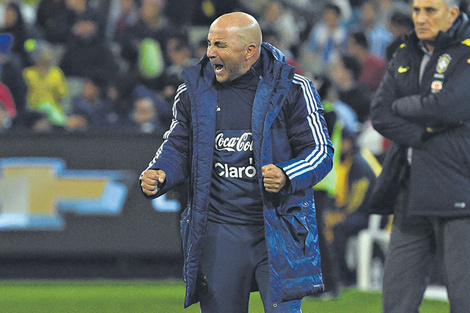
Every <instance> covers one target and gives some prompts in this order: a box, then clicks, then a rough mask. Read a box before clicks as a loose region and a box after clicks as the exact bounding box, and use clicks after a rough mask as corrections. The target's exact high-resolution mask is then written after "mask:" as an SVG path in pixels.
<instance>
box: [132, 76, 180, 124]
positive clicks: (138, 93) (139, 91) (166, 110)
mask: <svg viewBox="0 0 470 313" xmlns="http://www.w3.org/2000/svg"><path fill="white" fill-rule="evenodd" d="M134 96H135V98H152V100H153V102H154V103H155V105H156V107H157V112H158V118H159V120H160V123H161V124H162V127H163V128H166V129H168V128H169V127H170V124H171V120H172V117H173V112H172V107H171V104H170V103H173V101H171V102H167V101H166V100H165V99H163V98H162V97H161V96H160V95H159V94H158V93H156V92H155V91H153V90H152V89H149V88H147V87H145V86H144V85H142V84H138V85H137V86H136V87H135V89H134Z"/></svg>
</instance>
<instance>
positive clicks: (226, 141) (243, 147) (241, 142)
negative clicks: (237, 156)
mask: <svg viewBox="0 0 470 313" xmlns="http://www.w3.org/2000/svg"><path fill="white" fill-rule="evenodd" d="M215 149H216V150H217V151H230V152H237V151H238V152H242V151H253V137H252V135H251V133H250V132H246V133H244V134H243V135H241V136H239V137H224V133H220V134H218V135H217V136H216V137H215Z"/></svg>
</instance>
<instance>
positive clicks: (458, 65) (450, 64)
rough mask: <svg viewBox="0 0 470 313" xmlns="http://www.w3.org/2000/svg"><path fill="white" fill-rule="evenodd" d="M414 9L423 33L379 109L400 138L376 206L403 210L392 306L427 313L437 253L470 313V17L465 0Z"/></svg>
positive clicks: (455, 302) (454, 308) (391, 255)
mask: <svg viewBox="0 0 470 313" xmlns="http://www.w3.org/2000/svg"><path fill="white" fill-rule="evenodd" d="M412 8H413V10H412V18H413V22H414V26H415V30H414V32H412V33H411V34H410V35H408V36H407V37H406V38H405V41H404V44H402V45H401V46H400V48H398V50H397V51H396V52H395V56H394V57H393V59H392V60H391V62H390V64H389V66H388V69H387V72H386V74H385V76H384V79H383V81H382V84H381V86H380V88H379V90H378V92H377V94H376V97H375V99H374V100H373V103H372V110H371V114H372V123H373V125H374V127H375V128H376V129H377V131H379V132H380V133H381V134H382V135H383V136H385V137H387V138H389V139H391V140H392V141H393V142H394V144H393V145H392V147H391V148H390V150H389V152H388V155H387V156H386V158H385V160H384V168H383V171H382V174H381V177H379V179H378V182H377V185H376V187H377V188H376V192H375V194H374V195H373V198H372V206H373V207H374V208H373V212H375V213H380V212H382V213H385V214H388V213H392V212H393V213H394V215H395V218H394V224H393V227H392V235H391V242H390V248H389V249H390V250H389V251H388V254H387V258H386V264H385V273H384V286H383V288H384V289H383V308H384V312H386V313H389V312H418V311H419V305H420V303H421V301H422V298H423V294H424V291H425V289H426V285H427V282H428V280H429V276H430V271H431V269H432V265H433V262H432V260H433V259H434V258H435V257H436V256H437V257H440V258H443V270H444V276H445V277H446V279H445V284H446V287H447V291H448V295H449V300H450V306H451V312H469V311H470V297H469V296H468V294H469V293H468V285H469V284H470V271H469V270H468V269H469V267H470V258H469V257H470V241H469V240H468V234H469V233H470V170H469V165H470V161H469V160H470V121H469V120H470V106H469V103H468V101H469V99H470V88H469V86H468V80H469V78H470V59H469V57H470V23H469V20H468V17H467V15H466V14H464V13H460V11H459V8H458V1H456V0H414V1H413V4H412ZM393 210H394V211H393Z"/></svg>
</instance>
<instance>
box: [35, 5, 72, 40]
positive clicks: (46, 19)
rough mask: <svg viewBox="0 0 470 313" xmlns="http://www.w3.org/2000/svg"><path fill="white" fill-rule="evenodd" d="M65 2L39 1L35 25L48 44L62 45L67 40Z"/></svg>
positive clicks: (66, 10)
mask: <svg viewBox="0 0 470 313" xmlns="http://www.w3.org/2000/svg"><path fill="white" fill-rule="evenodd" d="M66 1H67V0H41V1H40V2H39V4H38V7H37V11H36V25H37V27H38V28H39V29H40V30H41V31H42V33H43V36H44V38H45V39H46V40H47V41H49V42H50V43H54V44H63V43H65V42H66V40H67V38H68V22H67V17H68V9H67V5H66Z"/></svg>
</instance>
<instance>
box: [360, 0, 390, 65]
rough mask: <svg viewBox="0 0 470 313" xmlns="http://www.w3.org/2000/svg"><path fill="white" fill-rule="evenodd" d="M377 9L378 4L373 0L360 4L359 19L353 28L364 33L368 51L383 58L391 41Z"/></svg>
mask: <svg viewBox="0 0 470 313" xmlns="http://www.w3.org/2000/svg"><path fill="white" fill-rule="evenodd" d="M379 9H380V8H379V6H378V4H377V3H375V2H374V1H373V0H369V1H364V3H363V4H362V5H361V9H360V15H359V21H358V23H357V25H354V26H353V29H354V31H362V32H363V33H364V34H365V35H366V37H367V41H368V42H369V51H370V53H372V54H373V55H375V56H378V57H380V58H382V59H385V58H386V53H385V50H386V48H387V46H388V44H389V43H390V42H391V41H392V34H391V33H390V31H389V30H388V29H387V25H385V24H382V23H381V22H380V20H379V17H380V11H379Z"/></svg>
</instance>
